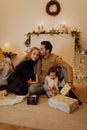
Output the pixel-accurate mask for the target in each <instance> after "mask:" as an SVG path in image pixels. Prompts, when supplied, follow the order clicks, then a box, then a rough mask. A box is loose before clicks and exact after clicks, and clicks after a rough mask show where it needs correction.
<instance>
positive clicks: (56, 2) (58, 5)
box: [46, 0, 61, 16]
mask: <svg viewBox="0 0 87 130" xmlns="http://www.w3.org/2000/svg"><path fill="white" fill-rule="evenodd" d="M53 5H55V6H56V10H55V11H51V10H50V7H52V6H53ZM60 10H61V8H60V4H59V2H58V1H56V0H51V1H49V2H48V3H47V5H46V12H47V13H48V14H49V15H51V16H56V15H58V13H59V12H60Z"/></svg>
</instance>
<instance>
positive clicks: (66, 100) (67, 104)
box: [48, 95, 79, 113]
mask: <svg viewBox="0 0 87 130" xmlns="http://www.w3.org/2000/svg"><path fill="white" fill-rule="evenodd" d="M48 104H49V106H50V107H53V108H55V109H59V110H61V111H64V112H66V113H71V112H73V111H74V110H76V109H77V108H78V107H79V104H78V100H77V99H73V98H70V97H67V96H63V95H56V96H54V97H52V98H49V99H48Z"/></svg>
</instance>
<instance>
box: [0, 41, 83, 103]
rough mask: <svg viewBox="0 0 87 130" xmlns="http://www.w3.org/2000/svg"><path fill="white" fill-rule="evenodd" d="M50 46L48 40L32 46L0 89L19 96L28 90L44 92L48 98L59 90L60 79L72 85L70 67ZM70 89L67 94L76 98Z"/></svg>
mask: <svg viewBox="0 0 87 130" xmlns="http://www.w3.org/2000/svg"><path fill="white" fill-rule="evenodd" d="M52 48H53V46H52V44H51V43H50V42H49V41H42V42H41V45H40V49H39V48H37V47H32V48H31V51H30V52H29V53H28V54H27V55H26V56H25V58H24V59H23V61H22V62H21V63H20V64H18V65H17V66H16V67H15V68H14V71H13V72H12V73H11V74H10V75H9V76H8V78H7V84H5V85H0V90H6V91H7V92H11V93H13V94H15V95H20V96H22V95H26V94H28V92H29V94H36V95H41V94H45V93H46V94H47V95H48V97H49V98H50V97H52V96H55V95H56V94H58V92H59V91H60V90H61V88H62V87H63V84H62V80H64V81H65V83H69V85H70V86H71V87H72V86H73V85H72V84H73V70H72V67H71V66H70V65H69V64H68V63H66V62H65V61H64V60H63V59H62V58H61V57H59V56H58V55H56V54H54V53H52ZM72 89H73V88H72ZM72 89H70V91H69V94H68V96H69V97H72V98H75V99H77V97H76V95H75V93H74V91H73V90H72ZM55 90H56V91H55ZM78 101H79V105H81V104H82V103H81V101H80V100H79V99H78Z"/></svg>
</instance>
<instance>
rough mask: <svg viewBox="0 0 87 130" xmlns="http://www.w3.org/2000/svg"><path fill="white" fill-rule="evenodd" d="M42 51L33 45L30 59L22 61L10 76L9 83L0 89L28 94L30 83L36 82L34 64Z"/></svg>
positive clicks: (18, 93)
mask: <svg viewBox="0 0 87 130" xmlns="http://www.w3.org/2000/svg"><path fill="white" fill-rule="evenodd" d="M39 55H40V51H39V49H38V48H37V47H33V48H32V49H31V51H30V59H29V60H25V61H22V62H21V63H20V64H19V65H18V66H16V68H15V69H14V72H12V73H11V75H10V76H9V77H8V79H7V82H8V84H7V85H4V86H0V90H4V89H5V90H7V92H11V93H14V94H16V95H26V94H27V93H28V87H29V84H32V83H36V81H35V80H36V78H35V73H34V66H35V64H36V62H37V60H38V59H39Z"/></svg>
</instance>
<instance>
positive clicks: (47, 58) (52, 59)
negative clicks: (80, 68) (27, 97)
mask: <svg viewBox="0 0 87 130" xmlns="http://www.w3.org/2000/svg"><path fill="white" fill-rule="evenodd" d="M52 48H53V46H52V44H51V43H50V42H49V41H42V42H41V45H40V53H41V57H40V59H39V61H38V63H37V72H36V73H37V75H38V83H37V84H32V85H31V86H30V87H29V91H30V93H35V94H41V93H43V92H44V90H43V83H44V80H45V77H46V75H47V73H48V70H49V68H51V67H52V66H56V65H57V66H61V68H62V69H61V70H62V71H61V74H60V78H61V79H62V78H64V80H65V82H72V80H73V70H72V67H71V66H70V65H69V64H68V63H66V62H65V61H64V60H63V59H62V58H61V57H59V56H58V55H56V54H54V53H51V52H52Z"/></svg>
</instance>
